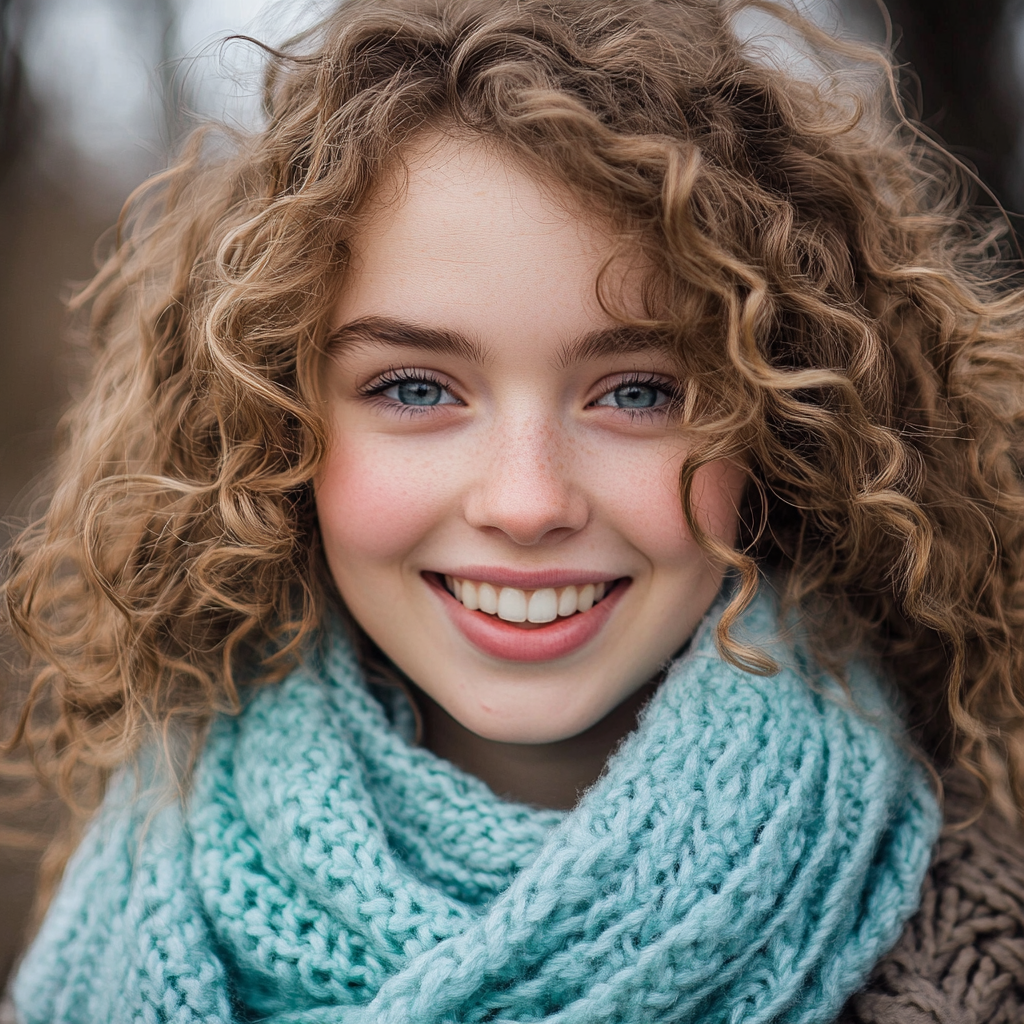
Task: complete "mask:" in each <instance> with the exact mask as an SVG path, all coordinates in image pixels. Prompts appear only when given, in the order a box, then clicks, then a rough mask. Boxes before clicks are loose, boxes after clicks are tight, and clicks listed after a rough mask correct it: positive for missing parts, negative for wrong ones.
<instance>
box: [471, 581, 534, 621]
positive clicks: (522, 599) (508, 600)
mask: <svg viewBox="0 0 1024 1024" xmlns="http://www.w3.org/2000/svg"><path fill="white" fill-rule="evenodd" d="M486 585H487V584H484V586H486ZM481 589H483V587H481ZM498 618H499V619H504V620H505V621H506V622H525V621H526V595H525V594H524V593H523V592H522V591H521V590H517V589H516V588H515V587H502V588H501V593H500V594H499V595H498Z"/></svg>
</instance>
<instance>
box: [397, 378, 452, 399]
mask: <svg viewBox="0 0 1024 1024" xmlns="http://www.w3.org/2000/svg"><path fill="white" fill-rule="evenodd" d="M441 393H442V392H441V386H440V385H439V384H432V383H431V382H430V381H429V380H408V381H404V382H403V383H401V384H399V385H398V400H399V401H400V402H402V403H403V404H405V405H437V403H438V402H440V401H441Z"/></svg>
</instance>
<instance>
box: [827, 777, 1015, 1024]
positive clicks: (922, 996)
mask: <svg viewBox="0 0 1024 1024" xmlns="http://www.w3.org/2000/svg"><path fill="white" fill-rule="evenodd" d="M977 799H978V798H977V793H976V792H974V791H973V789H972V787H971V785H970V784H969V782H967V781H966V780H965V779H963V778H962V777H956V776H954V777H953V778H951V779H950V780H948V781H947V793H946V821H947V824H946V827H945V828H944V829H943V832H942V835H941V837H940V839H939V842H938V844H937V846H936V848H935V853H934V856H933V858H932V863H931V867H930V868H929V871H928V875H927V876H926V878H925V881H924V885H923V887H922V890H921V906H920V908H919V910H918V912H917V914H916V915H915V916H914V917H913V918H912V919H911V921H910V922H909V923H908V924H907V926H906V928H905V929H904V931H903V934H902V935H901V936H900V939H899V941H898V942H897V944H896V946H895V947H894V948H893V949H892V951H891V952H890V953H889V954H888V956H886V957H885V958H884V959H883V960H881V961H880V962H879V963H878V965H877V966H876V967H875V969H874V971H873V972H872V974H871V977H870V978H869V980H868V983H867V984H866V985H865V987H864V988H863V989H862V990H861V991H860V992H858V993H857V994H856V995H855V996H853V998H852V999H850V1001H849V1003H847V1005H846V1008H845V1009H844V1011H843V1014H842V1015H841V1017H840V1018H839V1020H840V1022H841V1024H947V1022H948V1024H952V1022H956V1024H1018V1022H1020V1021H1021V1020H1024V830H1021V829H1020V828H1019V827H1015V826H1013V825H1010V824H1009V823H1007V822H1006V820H1005V819H1004V818H1003V817H1002V816H1001V815H999V814H998V812H996V811H995V810H993V809H989V810H988V811H986V813H985V814H984V815H982V817H981V818H980V819H979V820H977V821H975V822H974V823H972V824H970V825H967V826H962V825H957V823H958V822H962V821H965V820H968V821H969V820H970V818H971V815H972V812H973V810H974V808H976V807H977Z"/></svg>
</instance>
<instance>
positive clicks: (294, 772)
mask: <svg viewBox="0 0 1024 1024" xmlns="http://www.w3.org/2000/svg"><path fill="white" fill-rule="evenodd" d="M720 613H721V609H720V607H718V608H716V610H714V611H713V612H711V613H709V615H708V617H707V619H706V621H705V622H704V623H703V625H702V627H701V629H700V630H699V632H698V634H697V635H696V636H695V638H694V640H693V642H692V644H691V645H690V649H689V651H688V652H687V653H686V654H685V655H684V656H683V657H682V658H680V659H679V660H678V662H676V663H675V664H674V665H673V666H672V668H671V670H670V671H669V673H668V676H667V678H666V680H665V682H664V683H663V685H662V686H661V688H660V689H659V690H658V692H657V693H656V694H655V696H654V697H653V698H652V700H651V702H650V704H649V705H648V707H647V709H646V711H645V713H644V715H643V717H642V721H641V723H640V725H639V727H638V729H637V730H636V731H635V732H634V733H633V734H631V735H630V736H629V737H628V738H627V739H626V740H625V741H624V742H623V744H622V745H621V747H620V748H619V750H618V751H617V752H616V753H615V754H614V755H613V756H612V758H611V760H610V761H609V763H608V766H607V769H606V771H605V773H604V775H603V776H602V777H601V779H600V780H599V781H598V782H597V783H596V784H595V785H594V786H593V788H592V789H590V790H589V792H587V793H586V794H585V795H584V796H583V798H582V799H581V800H580V802H579V804H578V805H577V807H576V808H574V809H573V810H572V811H571V812H569V813H564V814H563V813H560V812H553V811H544V810H537V809H533V808H530V807H526V806H522V805H518V804H513V803H509V802H506V801H503V800H500V799H498V798H497V797H496V796H495V795H494V794H493V793H492V792H491V791H490V790H489V789H488V788H487V787H486V786H485V785H484V784H483V783H481V782H480V781H479V780H477V779H475V778H472V777H470V776H467V775H465V774H464V773H462V772H460V771H459V770H458V769H456V768H455V767H453V766H452V765H451V764H448V763H447V762H445V761H442V760H440V759H439V758H437V757H435V756H434V755H432V754H431V753H430V752H429V751H427V750H424V749H421V748H417V747H415V746H413V745H412V744H411V743H410V742H409V741H408V737H407V735H404V733H405V732H406V726H407V723H404V722H403V721H402V720H401V719H402V716H401V715H400V714H398V715H397V719H396V715H395V713H392V714H390V715H389V714H388V713H387V712H386V711H385V708H384V706H383V704H382V703H381V702H380V700H378V699H377V698H375V697H374V696H373V695H372V694H371V693H370V692H369V691H368V690H367V688H366V687H365V685H364V684H363V683H362V682H361V680H360V675H359V672H358V669H357V666H356V664H355V663H354V660H353V657H352V654H351V652H350V651H349V649H348V647H347V646H346V645H345V644H344V643H341V642H337V641H335V642H334V643H333V645H332V646H331V648H330V650H329V652H328V653H327V654H326V656H325V657H324V660H323V664H322V666H321V667H319V668H318V669H314V668H312V667H305V668H301V669H299V670H297V671H295V672H294V673H293V674H292V675H291V676H290V677H289V678H288V679H287V680H286V681H285V682H284V683H282V684H281V685H278V686H272V687H267V688H265V689H262V690H259V691H257V692H256V693H255V695H254V696H253V698H252V699H251V701H250V702H249V703H248V706H247V707H246V709H245V711H244V712H243V713H242V714H241V715H240V716H239V717H237V718H224V719H222V720H220V721H218V722H216V723H215V725H214V727H213V730H212V732H211V735H210V737H209V741H208V743H207V746H206V749H205V753H204V755H203V757H202V760H201V762H200V764H199V765H198V768H197V771H196V774H195V779H194V788H193V790H192V794H191V797H190V798H189V800H188V803H187V806H186V807H185V809H184V810H182V809H181V808H180V806H179V805H178V804H177V803H173V804H171V805H169V806H164V807H163V808H162V809H160V810H157V811H155V812H153V813H151V814H150V815H149V816H148V817H147V814H146V812H145V810H144V807H143V805H142V802H140V801H138V800H135V801H132V800H129V799H127V798H126V796H125V792H126V791H127V790H128V789H130V788H131V786H130V781H129V780H128V779H127V777H126V780H125V781H124V782H123V784H122V785H121V786H120V787H115V789H114V790H113V791H112V793H111V795H110V797H109V798H108V800H107V803H106V805H105V807H104V809H103V811H102V812H101V814H100V815H99V817H98V818H97V820H96V821H95V823H94V824H93V826H92V827H91V829H90V831H89V833H88V835H87V837H86V839H85V841H84V842H83V843H82V845H81V847H80V849H79V850H78V852H77V854H76V855H75V857H74V858H73V860H72V862H71V864H70V865H69V868H68V872H67V875H66V878H65V881H64V884H63V887H62V889H61V891H60V893H59V894H58V896H57V897H56V899H55V901H54V903H53V905H52V906H51V908H50V911H49V914H48V916H47V918H46V921H45V923H44V925H43V928H42V931H41V932H40V934H39V936H38V938H37V940H36V942H35V944H34V946H33V947H32V948H31V950H30V951H29V953H28V955H27V957H26V959H25V961H24V963H23V964H22V967H21V970H20V973H19V975H18V977H17V980H16V983H15V987H14V996H15V1002H16V1005H17V1007H18V1011H19V1013H20V1015H21V1017H22V1018H23V1020H24V1022H25V1024H71V1022H82V1024H121V1022H129V1021H132V1022H146V1024H150V1022H152V1024H156V1022H173V1024H192V1022H199V1021H203V1022H218V1024H224V1022H229V1021H231V1022H240V1021H256V1020H260V1021H263V1020H269V1021H273V1022H274V1024H285V1022H308V1024H313V1022H332V1024H334V1022H337V1024H371V1022H372V1024H385V1022H387V1024H442V1022H456V1021H459V1022H470V1021H472V1022H483V1021H502V1022H512V1021H516V1022H526V1021H545V1022H548V1024H554V1022H557V1024H603V1022H608V1024H611V1022H620V1024H658V1022H663V1021H665V1022H667V1021H678V1022H682V1021H686V1022H702V1024H710V1022H730V1024H741V1022H743V1024H747V1022H756V1021H763V1022H769V1021H773V1022H774V1021H787V1022H796V1021H801V1022H810V1021H822V1022H824V1021H830V1020H832V1019H834V1017H835V1016H836V1014H837V1013H838V1011H839V1010H840V1008H841V1007H842V1005H843V1003H844V1001H845V1000H846V998H847V997H848V996H849V995H850V994H851V993H852V992H853V991H855V990H856V989H857V988H859V987H860V986H861V985H862V983H863V982H864V980H865V978H866V976H867V974H868V972H869V971H870V969H871V967H872V965H873V964H874V963H875V962H876V961H877V960H878V958H879V957H880V956H881V955H882V954H883V953H885V952H886V951H887V950H888V948H889V947H890V946H891V945H892V943H893V942H894V941H895V939H896V938H897V936H898V934H899V932H900V929H901V927H902V925H903V924H904V923H905V921H906V920H907V919H908V918H909V917H910V915H911V914H912V913H913V911H914V910H915V908H916V906H917V903H918V889H919V886H920V883H921V881H922V878H923V876H924V872H925V870H926V868H927V865H928V860H929V855H930V851H931V847H932V844H933V842H934V840H935V838H936V835H937V832H938V827H939V814H938V809H937V806H936V802H935V800H934V798H933V797H932V794H931V792H930V790H929V787H928V784H927V781H926V777H925V773H924V772H923V771H922V770H921V768H920V767H919V766H918V765H917V764H916V763H915V762H914V761H913V760H912V758H911V757H910V756H908V754H907V753H906V752H905V750H904V748H903V746H902V744H901V739H900V734H899V725H898V723H897V722H896V720H895V716H894V715H893V713H892V711H891V710H889V708H888V705H887V704H886V702H885V699H884V697H883V688H882V687H881V686H880V685H879V684H878V683H877V682H876V681H875V680H874V679H873V678H872V677H871V676H870V674H869V673H867V672H866V670H864V669H863V668H862V667H859V666H854V667H853V668H852V669H851V673H850V674H851V687H852V691H853V694H854V697H855V699H856V702H857V705H858V710H854V709H853V708H851V706H850V704H849V701H848V700H846V699H845V698H844V697H843V695H842V694H841V693H840V692H839V690H838V688H836V687H833V686H830V685H828V684H825V683H822V682H820V680H819V681H818V682H817V684H816V685H813V686H812V685H809V684H808V677H809V676H810V675H811V673H812V671H813V670H812V669H811V668H810V667H809V666H808V664H807V663H806V659H805V657H804V655H802V654H801V653H800V651H799V649H797V650H796V651H793V650H787V648H786V647H785V646H784V645H783V644H782V642H781V641H780V640H779V639H778V638H777V627H776V622H775V614H774V611H773V605H772V602H771V601H770V600H769V599H768V598H766V597H764V596H762V597H760V598H758V600H757V602H756V603H755V604H754V605H753V606H752V608H751V609H750V610H749V612H748V613H747V615H746V616H745V619H744V622H743V628H742V631H741V632H742V634H743V636H744V637H745V638H749V639H750V640H752V641H754V642H756V643H758V644H759V645H760V646H761V647H762V648H764V649H767V650H768V651H769V653H771V654H772V655H773V656H774V657H775V658H776V659H777V660H779V661H780V662H782V663H783V664H784V667H783V669H782V671H780V672H779V673H778V674H777V675H774V676H770V677H759V676H755V675H750V674H747V673H745V672H742V671H739V670H737V669H736V668H734V667H732V666H731V665H729V664H727V663H726V662H724V661H723V660H722V659H721V658H720V657H719V655H718V653H717V651H716V648H715V643H714V625H715V621H716V620H717V617H718V615H720Z"/></svg>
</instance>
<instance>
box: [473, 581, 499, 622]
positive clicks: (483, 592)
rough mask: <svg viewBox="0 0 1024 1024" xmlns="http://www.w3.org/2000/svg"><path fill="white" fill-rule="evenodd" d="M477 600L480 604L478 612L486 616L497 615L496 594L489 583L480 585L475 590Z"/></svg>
mask: <svg viewBox="0 0 1024 1024" xmlns="http://www.w3.org/2000/svg"><path fill="white" fill-rule="evenodd" d="M477 599H478V600H479V602H480V611H482V612H487V614H488V615H497V614H498V592H497V591H496V590H495V589H494V587H492V586H491V585H490V583H481V584H480V587H479V588H478V590H477Z"/></svg>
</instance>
